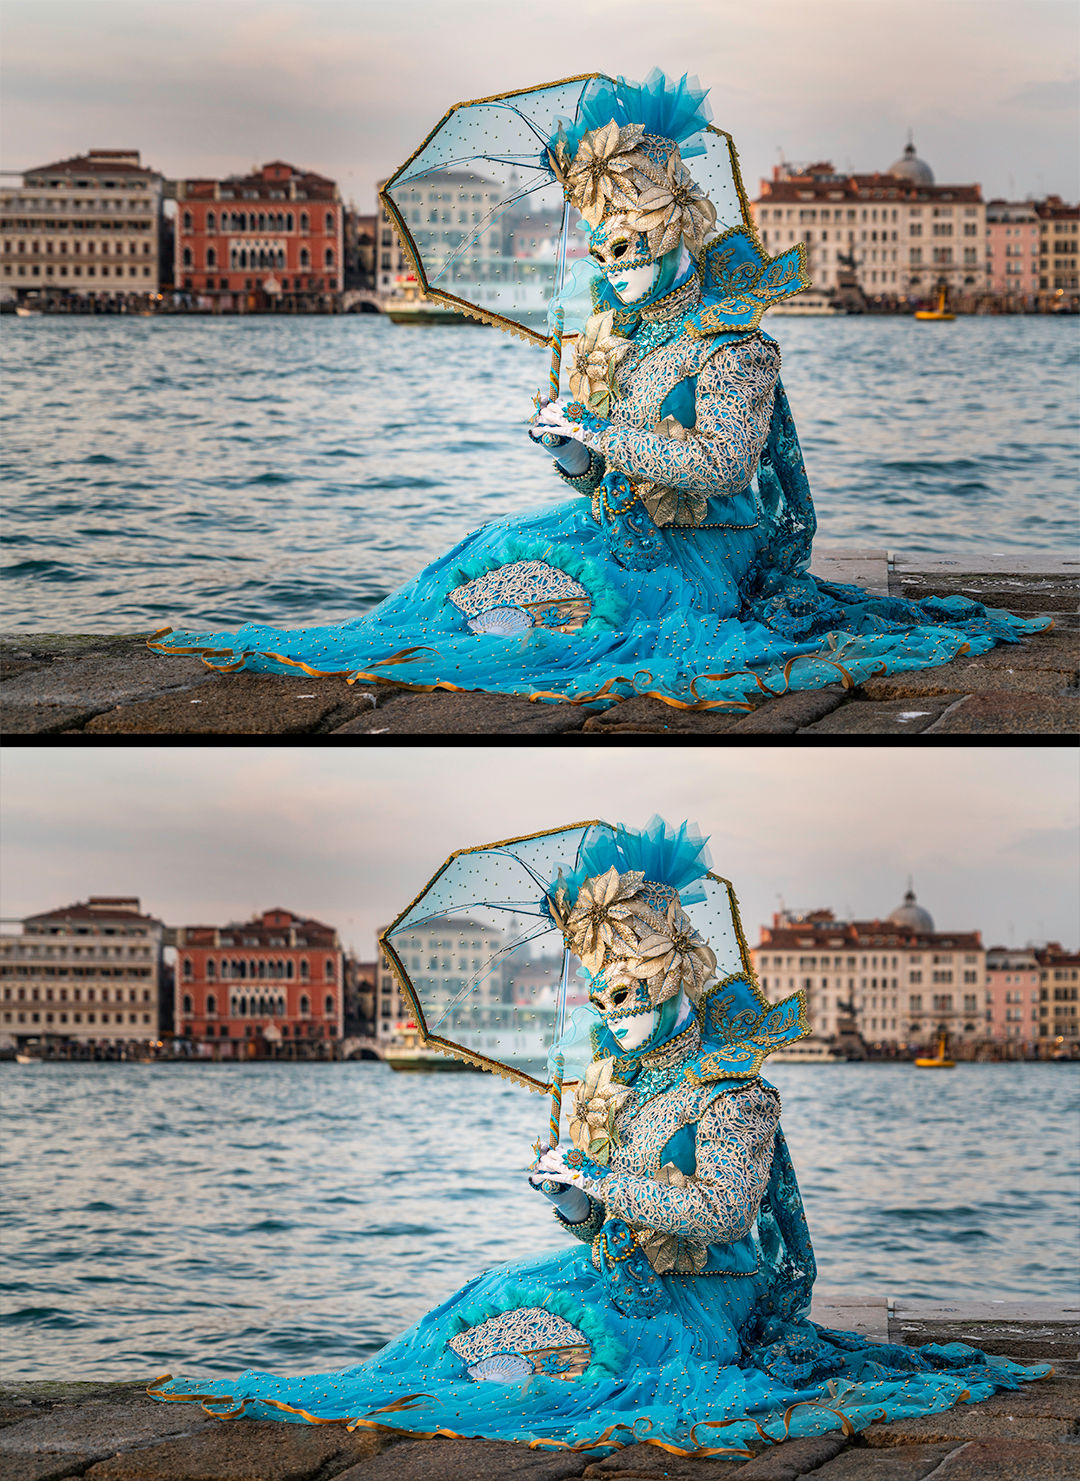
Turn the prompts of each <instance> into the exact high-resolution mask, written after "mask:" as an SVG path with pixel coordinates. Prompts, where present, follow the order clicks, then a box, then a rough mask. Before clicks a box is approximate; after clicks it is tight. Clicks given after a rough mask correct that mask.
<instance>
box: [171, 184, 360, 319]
mask: <svg viewBox="0 0 1080 1481" xmlns="http://www.w3.org/2000/svg"><path fill="white" fill-rule="evenodd" d="M343 214H344V213H343V206H342V202H341V198H340V195H339V193H338V188H337V186H336V185H335V183H334V182H333V180H327V179H326V178H325V177H324V176H322V175H316V174H315V173H314V172H312V171H310V170H308V171H304V170H298V169H296V168H295V167H294V166H293V165H290V164H286V163H285V162H284V161H283V160H274V161H272V162H271V163H270V164H266V165H263V167H262V169H261V170H259V172H258V173H257V174H254V175H246V176H243V177H239V176H237V177H232V178H230V179H228V180H179V181H177V185H176V265H175V283H176V287H177V288H178V289H182V290H186V291H187V292H189V293H191V294H192V295H194V297H195V298H201V299H205V300H208V301H209V302H210V303H211V304H213V305H214V306H216V307H219V308H222V309H237V310H244V309H267V308H280V309H283V310H293V311H295V310H297V309H310V308H318V307H323V308H325V307H327V306H329V303H330V302H331V301H332V297H333V295H334V294H337V293H340V292H341V290H342V286H343V277H342V273H343V264H344V230H343Z"/></svg>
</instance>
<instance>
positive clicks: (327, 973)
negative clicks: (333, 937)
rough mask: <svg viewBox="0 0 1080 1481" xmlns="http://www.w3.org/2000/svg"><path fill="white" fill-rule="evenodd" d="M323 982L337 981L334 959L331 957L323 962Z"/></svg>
mask: <svg viewBox="0 0 1080 1481" xmlns="http://www.w3.org/2000/svg"><path fill="white" fill-rule="evenodd" d="M323 981H324V982H336V981H337V975H336V973H335V972H334V958H333V957H332V956H328V957H327V958H326V961H325V962H323Z"/></svg>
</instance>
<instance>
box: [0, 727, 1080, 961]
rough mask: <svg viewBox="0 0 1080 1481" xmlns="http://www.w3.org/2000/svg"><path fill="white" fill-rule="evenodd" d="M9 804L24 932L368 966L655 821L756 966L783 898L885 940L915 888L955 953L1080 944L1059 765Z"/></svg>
mask: <svg viewBox="0 0 1080 1481" xmlns="http://www.w3.org/2000/svg"><path fill="white" fill-rule="evenodd" d="M0 799H2V818H0V822H2V827H0V881H2V883H3V887H4V889H3V894H2V895H0V912H2V914H3V916H4V917H5V918H7V919H9V920H10V919H12V918H16V919H17V918H19V917H21V916H23V915H27V914H30V913H32V912H36V911H40V910H45V909H52V908H55V907H57V906H60V905H66V904H70V903H72V902H74V901H76V900H83V899H85V898H86V897H87V895H90V894H102V895H128V894H132V895H138V896H140V897H141V899H142V902H143V906H144V908H145V909H146V910H148V911H149V912H150V913H152V914H154V915H156V916H158V917H159V918H160V919H163V920H164V921H165V922H166V923H167V924H169V925H173V926H176V925H195V924H224V923H226V922H228V921H233V920H246V919H249V918H250V917H251V916H252V915H253V914H254V913H255V912H256V911H260V910H263V909H269V908H271V907H273V906H284V907H286V908H287V909H291V910H293V911H295V912H296V913H297V914H299V915H304V916H314V917H315V918H317V919H321V920H324V921H326V922H328V923H329V924H331V925H333V926H335V927H336V928H337V929H338V931H339V932H340V934H341V936H342V939H343V941H344V942H345V944H346V945H347V946H351V947H353V948H354V949H356V950H357V952H358V954H359V955H360V956H361V958H362V959H371V958H372V957H373V956H374V937H375V932H376V930H377V929H378V928H379V927H380V926H383V925H386V924H388V923H389V922H390V921H391V920H392V919H393V918H394V916H395V915H397V914H398V913H399V912H400V911H401V910H403V909H404V908H405V906H406V905H408V903H409V902H410V901H411V900H412V899H413V897H414V896H415V895H416V894H418V893H419V891H420V890H421V888H422V887H423V885H424V884H425V883H426V881H427V880H428V879H429V878H430V876H431V875H432V874H433V873H434V872H435V870H436V869H437V868H438V867H439V865H440V864H441V863H442V862H443V860H444V859H445V858H446V857H447V856H448V855H449V854H450V853H451V852H453V851H454V850H455V849H460V848H466V847H470V846H472V845H476V844H483V843H490V842H493V841H495V840H499V839H506V838H510V837H513V836H515V835H517V834H526V833H532V832H537V831H540V830H542V829H545V828H556V827H559V826H562V825H565V824H569V823H574V822H580V821H583V820H585V819H590V818H601V819H604V820H606V821H608V822H623V823H626V824H628V825H629V826H631V827H640V826H642V825H644V824H645V823H646V822H647V821H648V820H649V818H650V816H651V815H652V814H653V813H659V814H660V815H661V816H663V817H665V818H667V819H668V820H669V821H673V822H678V821H681V820H682V819H683V818H689V819H691V820H693V821H695V822H697V824H698V825H699V827H700V828H701V830H702V831H703V832H704V833H707V834H709V835H711V839H712V842H711V845H710V847H711V850H712V854H713V860H714V868H715V869H716V871H717V872H718V873H720V874H722V875H724V876H725V877H727V878H728V879H730V880H731V881H732V882H733V884H734V885H735V889H736V892H737V894H738V896H739V899H740V901H741V904H742V912H743V921H744V925H745V928H746V930H747V934H748V936H749V938H750V940H751V942H752V943H753V942H756V941H757V940H758V928H759V927H760V926H761V925H762V924H763V923H768V922H769V921H770V920H771V917H772V913H773V911H775V910H776V909H777V907H778V899H779V897H783V900H784V902H785V904H786V906H787V907H788V908H789V909H814V908H817V907H821V906H829V907H832V908H833V909H834V910H835V911H836V913H837V914H838V915H840V916H843V917H848V918H850V917H852V916H854V917H855V918H857V919H874V918H876V917H883V916H886V915H887V914H888V913H889V912H890V911H891V910H892V909H894V908H895V907H896V906H897V905H898V904H899V903H900V900H901V897H902V895H903V893H904V890H905V888H906V884H907V877H908V875H911V876H913V879H914V884H915V890H916V894H917V896H918V898H919V901H920V903H921V904H923V905H924V906H926V908H927V909H928V910H929V911H930V912H931V914H932V915H933V916H934V918H935V921H936V924H937V927H938V929H940V930H950V929H952V930H971V929H979V930H981V931H982V932H983V939H984V941H985V942H986V944H987V945H997V944H1003V945H1024V944H1025V943H1026V942H1028V941H1029V940H1035V941H1039V942H1042V941H1045V940H1048V939H1049V940H1058V941H1061V942H1062V943H1063V944H1065V945H1070V946H1076V945H1077V943H1078V939H1080V922H1078V920H1077V901H1078V900H1080V877H1078V864H1080V860H1078V857H1077V855H1078V837H1077V822H1078V813H1080V775H1078V768H1077V765H1076V753H1075V751H1072V750H1066V749H1064V748H1063V749H1060V750H1059V749H1057V748H1052V749H1028V748H1024V747H1005V746H1000V747H994V748H989V749H988V748H974V747H971V748H968V747H963V748H959V749H955V750H953V749H949V750H943V749H942V750H939V749H933V748H930V747H923V748H914V747H907V748H894V747H881V748H870V747H867V748H863V749H858V750H855V749H852V750H848V749H838V750H831V749H824V748H821V749H819V748H809V747H808V748H805V749H798V750H796V749H791V748H780V747H765V748H761V749H759V748H756V747H755V748H739V749H736V748H733V747H725V748H719V747H709V748H692V749H686V750H682V749H678V750H677V749H674V748H662V749H657V748H651V747H643V746H642V747H630V748H625V749H624V748H621V747H620V748H618V749H616V748H610V749H608V750H606V751H605V752H604V753H603V754H593V753H591V752H588V751H584V750H578V749H558V748H553V747H543V748H540V747H526V748H522V749H514V748H509V747H502V748H496V747H486V746H471V745H470V746H460V747H451V746H447V747H436V748H426V747H406V748H402V749H397V748H393V749H391V748H384V749H379V750H375V749H372V750H360V749H356V750H350V751H345V750H336V749H335V750H327V749H314V748H310V747H299V748H286V747H281V746H277V747H274V746H267V747H255V748H251V749H248V748H238V747H211V748H207V749H196V748H181V747H168V746H165V747H160V746H155V747H153V748H150V747H148V748H146V749H145V750H144V749H142V748H137V749H87V750H76V749H74V748H69V749H66V750H59V749H56V750H52V749H48V750H46V749H42V750H32V749H25V750H24V749H17V748H13V747H8V749H7V751H6V753H5V755H4V757H3V764H2V772H0Z"/></svg>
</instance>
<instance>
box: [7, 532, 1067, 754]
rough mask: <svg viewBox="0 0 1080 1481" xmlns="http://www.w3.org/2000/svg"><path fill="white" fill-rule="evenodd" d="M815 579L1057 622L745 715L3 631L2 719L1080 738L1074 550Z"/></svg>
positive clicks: (903, 564) (851, 550) (819, 559)
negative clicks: (318, 671) (220, 668)
mask: <svg viewBox="0 0 1080 1481" xmlns="http://www.w3.org/2000/svg"><path fill="white" fill-rule="evenodd" d="M812 569H813V570H814V572H815V573H816V574H818V575H820V576H822V577H825V578H827V579H830V580H833V581H840V582H852V583H855V584H857V585H860V586H863V587H865V588H866V589H867V590H869V591H872V592H875V593H878V594H882V595H884V594H886V593H888V594H890V595H893V596H903V597H908V598H918V597H922V596H930V595H938V596H947V595H952V594H954V593H955V594H959V595H963V596H970V597H973V598H975V599H976V600H978V601H982V602H985V603H986V604H987V605H990V606H997V607H1004V608H1007V609H1008V610H1009V611H1012V612H1015V613H1018V614H1020V615H1023V616H1026V617H1030V616H1036V615H1049V616H1051V617H1053V619H1054V627H1053V628H1052V629H1051V630H1050V631H1049V632H1046V633H1042V634H1039V635H1038V636H1036V637H1034V638H1031V639H1028V640H1026V641H1025V642H1023V643H1021V644H1019V645H1010V646H1003V647H998V648H995V649H993V650H992V651H991V652H990V653H987V654H983V655H981V656H979V657H977V658H966V657H960V658H957V659H955V660H954V661H953V662H952V663H948V664H945V665H943V666H941V667H939V668H935V669H926V670H920V671H918V672H915V673H908V674H894V675H891V676H889V677H887V678H880V679H871V680H869V681H868V682H866V683H864V684H862V685H859V686H858V687H856V688H854V689H847V688H845V687H844V686H843V684H841V683H839V682H838V683H837V684H835V685H831V686H829V687H828V688H826V689H818V690H811V691H808V692H798V693H792V694H788V695H784V696H781V697H779V698H775V699H767V700H763V702H762V703H761V704H760V705H759V706H758V707H757V708H756V709H755V710H754V711H753V712H752V713H749V714H748V713H746V712H743V711H738V710H730V711H724V710H697V711H694V710H680V709H675V708H672V707H671V706H668V705H665V704H663V703H661V702H660V701H659V700H655V699H645V698H640V699H631V700H628V701H626V702H624V703H622V704H619V705H616V706H615V707H613V708H612V709H610V710H607V711H600V712H598V711H596V710H589V709H587V708H584V707H582V706H575V705H571V704H541V703H536V704H533V703H530V702H529V701H528V700H527V699H522V698H515V697H510V696H505V695H495V694H484V693H480V692H475V691H470V692H462V693H435V694H414V693H411V692H410V691H408V690H407V689H403V688H400V687H398V686H394V685H387V686H380V687H379V688H377V689H372V688H370V687H368V688H365V687H364V686H362V685H355V686H348V685H346V684H345V682H344V680H342V679H340V678H325V679H314V678H308V677H306V676H305V677H302V678H295V679H294V678H292V677H278V676H276V675H259V674H243V673H235V674H214V673H211V672H210V670H208V669H207V668H206V666H205V665H204V664H203V662H202V660H201V659H199V658H198V657H195V656H177V657H175V658H163V657H160V656H159V655H157V654H153V653H151V652H150V651H149V650H148V649H147V648H146V646H145V639H146V637H148V636H149V634H132V635H130V636H111V635H109V636H104V635H94V634H79V635H64V634H56V633H43V634H36V633H17V634H13V635H10V636H7V637H3V638H0V723H2V724H3V727H4V730H5V731H6V733H7V734H8V735H80V734H81V735H85V736H87V737H88V738H91V737H96V736H101V735H141V736H146V735H158V736H170V735H264V736H269V735H274V736H284V735H308V736H310V735H322V736H327V737H340V738H341V739H342V741H343V742H345V743H347V740H348V738H350V737H359V736H370V737H372V738H374V737H379V736H417V735H454V734H459V735H565V736H577V737H580V740H581V743H583V744H589V743H590V742H600V743H602V742H603V741H604V740H605V739H609V738H612V737H617V736H623V735H627V736H634V735H664V736H671V735H685V736H687V737H690V738H694V737H706V736H708V737H710V739H711V738H713V737H717V738H720V737H726V738H729V739H730V741H731V743H733V744H741V743H742V742H744V741H750V740H752V738H753V737H755V736H766V737H769V736H772V737H775V736H778V735H795V734H798V735H800V736H805V737H806V738H807V739H816V738H818V737H823V738H825V737H830V736H837V737H844V736H849V737H859V736H867V735H870V736H878V735H880V736H891V737H894V738H900V739H904V738H911V737H915V736H922V735H927V736H938V735H941V736H950V735H951V736H972V735H1028V736H1030V735H1072V734H1075V733H1076V732H1077V730H1078V729H1080V703H1078V699H1080V689H1078V687H1077V686H1078V680H1080V617H1078V615H1077V605H1078V603H1077V599H1078V597H1080V557H1076V558H1072V559H1069V558H1062V557H1059V556H1056V555H1053V554H1049V553H1048V554H1046V555H1026V556H1019V555H1017V556H1002V557H992V556H991V557H980V556H964V555H958V556H956V557H949V558H941V559H934V558H932V557H927V556H912V557H908V556H904V555H902V554H890V553H888V552H886V551H884V550H880V549H859V548H856V547H852V546H836V547H829V546H827V545H826V546H822V547H820V548H819V553H818V554H817V556H816V559H815V561H814V565H813V568H812Z"/></svg>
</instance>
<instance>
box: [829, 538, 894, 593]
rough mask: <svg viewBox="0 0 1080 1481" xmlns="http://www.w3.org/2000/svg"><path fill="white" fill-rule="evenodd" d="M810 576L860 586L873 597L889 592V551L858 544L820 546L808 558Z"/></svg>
mask: <svg viewBox="0 0 1080 1481" xmlns="http://www.w3.org/2000/svg"><path fill="white" fill-rule="evenodd" d="M810 572H811V575H814V576H817V577H818V578H819V579H820V580H822V581H833V582H836V583H837V584H839V585H841V586H861V587H862V589H863V591H869V592H873V594H874V596H879V597H887V596H888V595H889V552H888V551H887V550H879V549H876V548H871V547H866V548H863V547H861V546H858V545H823V546H821V547H819V548H818V549H816V550H815V551H814V554H813V557H812V559H811V561H810Z"/></svg>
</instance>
